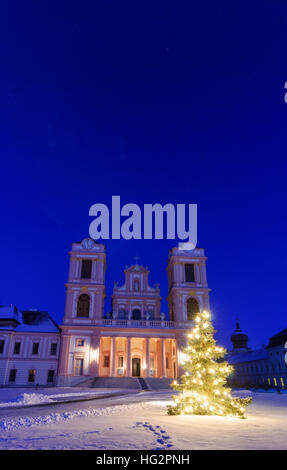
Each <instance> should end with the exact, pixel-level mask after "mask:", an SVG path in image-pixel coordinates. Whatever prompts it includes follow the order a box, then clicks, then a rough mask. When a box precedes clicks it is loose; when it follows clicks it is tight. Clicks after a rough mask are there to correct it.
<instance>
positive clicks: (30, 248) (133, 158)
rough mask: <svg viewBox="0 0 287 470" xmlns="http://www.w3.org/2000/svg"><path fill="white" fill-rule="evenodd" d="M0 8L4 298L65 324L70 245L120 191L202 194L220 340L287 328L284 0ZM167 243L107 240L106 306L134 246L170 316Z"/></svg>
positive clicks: (124, 195)
mask: <svg viewBox="0 0 287 470" xmlns="http://www.w3.org/2000/svg"><path fill="white" fill-rule="evenodd" d="M1 10H2V11H1V18H2V19H1V28H0V30H1V36H2V37H1V44H2V50H1V76H0V82H1V84H0V85H1V88H0V90H1V114H0V119H1V122H0V132H1V189H0V190H1V199H0V211H1V230H0V243H1V245H0V246H1V290H0V304H10V303H13V304H16V305H17V306H18V307H19V308H39V309H43V310H47V311H48V312H49V313H50V314H51V315H52V316H53V317H54V318H55V319H56V320H57V321H58V322H61V320H62V317H63V312H64V304H65V288H64V283H65V282H66V280H67V275H68V251H69V249H70V245H71V243H72V242H73V241H78V240H81V239H82V238H84V237H86V236H88V229H89V224H90V222H91V219H90V217H89V215H88V213H89V208H90V206H91V205H92V204H94V203H96V202H102V203H105V204H107V205H109V204H110V203H111V197H112V195H120V196H121V200H122V203H123V204H125V203H128V202H133V203H136V204H139V205H140V206H141V207H142V206H143V204H144V203H155V202H159V203H162V204H165V203H167V202H171V203H173V204H177V203H186V204H188V203H197V204H198V246H200V247H204V248H205V249H206V254H207V256H208V264H207V277H208V282H209V286H210V287H211V289H212V292H211V307H212V311H213V314H214V320H215V327H216V329H217V330H218V334H217V338H218V339H219V340H220V342H222V343H223V344H224V345H225V346H230V343H229V337H230V335H231V333H232V331H233V329H234V326H235V317H236V316H238V317H239V319H240V323H241V326H242V328H243V329H244V330H245V331H246V332H247V333H248V334H249V337H250V345H251V346H253V347H256V346H261V344H262V343H264V342H266V341H267V338H268V337H269V336H271V335H273V334H275V333H276V332H278V331H279V330H280V329H283V328H286V326H287V321H286V261H287V260H286V235H287V233H286V232H287V230H286V228H287V227H286V199H287V198H286V161H287V160H286V124H287V104H285V102H284V93H285V91H284V83H285V81H287V61H286V43H287V33H286V31H287V4H286V1H285V0H277V1H276V2H274V1H272V0H269V1H266V0H260V1H257V0H254V1H252V2H250V1H245V0H240V1H239V0H238V1H237V2H235V1H234V2H233V1H232V2H231V1H230V0H228V1H218V2H214V1H211V0H210V1H201V2H195V1H190V2H150V3H149V2H144V3H142V2H125V1H122V2H119V1H105V2H99V1H88V2H70V1H69V2H65V1H62V2H52V1H49V2H48V1H41V2H36V1H34V2H30V1H27V2H20V1H11V2H5V1H4V2H3V3H2V6H1ZM3 45H4V48H3ZM175 244H176V243H172V242H171V241H158V240H154V241H146V240H142V241H124V240H121V241H108V242H107V243H106V247H107V263H108V270H107V278H106V281H107V294H108V297H107V303H106V311H107V310H109V308H110V294H111V290H112V286H113V281H114V280H118V281H120V282H122V281H123V269H124V268H125V265H126V264H128V265H130V264H133V263H134V256H139V257H140V261H139V262H140V263H141V264H143V265H144V266H148V267H149V268H150V270H151V273H150V282H151V284H153V283H155V282H159V283H160V285H161V293H162V297H163V304H162V310H163V311H166V310H167V308H166V301H165V299H166V296H167V276H166V271H165V268H166V261H167V256H168V250H169V248H171V247H172V246H174V245H175Z"/></svg>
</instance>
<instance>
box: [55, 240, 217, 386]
mask: <svg viewBox="0 0 287 470" xmlns="http://www.w3.org/2000/svg"><path fill="white" fill-rule="evenodd" d="M69 255H70V267H69V275H68V282H67V284H66V290H67V292H66V308H65V315H64V319H63V324H62V325H61V353H60V359H59V369H58V385H75V384H77V383H80V382H83V381H84V380H87V379H89V378H95V377H101V378H107V379H108V378H113V379H116V378H117V379H119V378H122V379H124V378H144V379H146V380H148V381H149V382H152V379H159V378H161V379H169V380H172V379H174V378H177V377H178V376H179V375H180V374H181V372H182V371H181V370H180V351H181V349H182V347H183V346H184V345H185V343H186V335H187V332H188V331H189V330H190V328H191V327H192V326H193V318H194V315H195V314H196V313H197V312H198V311H199V310H205V309H206V310H207V309H209V291H210V289H209V288H208V285H207V279H206V259H207V258H206V257H205V254H204V250H203V249H202V248H196V249H194V250H192V251H190V250H182V249H180V248H173V249H171V250H170V252H169V257H168V264H167V276H168V299H167V300H168V310H169V312H168V314H163V313H161V308H160V303H161V297H160V290H159V287H158V285H155V286H154V287H152V286H150V285H149V280H148V276H149V271H148V269H147V268H144V267H143V266H140V265H138V264H135V265H133V266H130V267H128V268H126V269H125V271H124V273H125V282H124V284H123V285H121V286H119V285H118V284H117V283H115V286H114V289H113V294H112V312H111V313H110V314H108V315H107V314H105V312H104V300H105V271H106V252H105V246H104V245H103V244H99V243H95V242H94V241H93V240H91V239H84V240H83V241H82V242H79V243H74V244H73V245H72V250H71V251H70V253H69ZM110 383H111V382H110Z"/></svg>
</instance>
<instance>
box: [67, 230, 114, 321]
mask: <svg viewBox="0 0 287 470" xmlns="http://www.w3.org/2000/svg"><path fill="white" fill-rule="evenodd" d="M69 255H70V268H69V277H68V282H67V284H66V289H67V295H66V309H65V316H64V321H63V324H64V325H65V324H69V325H90V326H92V325H96V324H97V323H99V321H100V320H101V319H102V317H103V313H104V300H105V271H106V253H105V246H104V245H102V244H98V243H95V242H94V241H93V240H92V239H90V238H85V239H84V240H83V241H82V242H78V243H73V244H72V251H70V253H69Z"/></svg>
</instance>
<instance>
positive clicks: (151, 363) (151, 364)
mask: <svg viewBox="0 0 287 470" xmlns="http://www.w3.org/2000/svg"><path fill="white" fill-rule="evenodd" d="M150 368H151V369H154V356H152V357H151V358H150Z"/></svg>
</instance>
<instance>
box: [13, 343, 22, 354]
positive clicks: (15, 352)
mask: <svg viewBox="0 0 287 470" xmlns="http://www.w3.org/2000/svg"><path fill="white" fill-rule="evenodd" d="M20 348H21V343H20V342H18V341H17V342H16V343H15V344H14V354H20Z"/></svg>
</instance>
